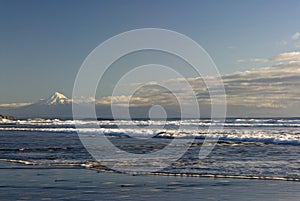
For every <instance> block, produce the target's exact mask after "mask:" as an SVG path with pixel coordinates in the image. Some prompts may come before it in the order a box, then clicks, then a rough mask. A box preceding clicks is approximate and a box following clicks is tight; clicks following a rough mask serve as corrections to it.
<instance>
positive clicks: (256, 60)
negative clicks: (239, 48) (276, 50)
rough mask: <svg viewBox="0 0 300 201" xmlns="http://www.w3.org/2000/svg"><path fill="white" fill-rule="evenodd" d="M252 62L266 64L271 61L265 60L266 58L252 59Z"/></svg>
mask: <svg viewBox="0 0 300 201" xmlns="http://www.w3.org/2000/svg"><path fill="white" fill-rule="evenodd" d="M250 61H252V62H255V63H265V62H268V61H269V59H265V58H254V59H251V60H250Z"/></svg>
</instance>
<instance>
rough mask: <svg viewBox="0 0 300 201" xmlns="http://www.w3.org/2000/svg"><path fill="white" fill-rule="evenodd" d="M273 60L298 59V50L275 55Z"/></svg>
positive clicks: (299, 59)
mask: <svg viewBox="0 0 300 201" xmlns="http://www.w3.org/2000/svg"><path fill="white" fill-rule="evenodd" d="M272 60H274V61H300V52H285V53H281V54H279V55H277V56H276V57H274V58H273V59H272Z"/></svg>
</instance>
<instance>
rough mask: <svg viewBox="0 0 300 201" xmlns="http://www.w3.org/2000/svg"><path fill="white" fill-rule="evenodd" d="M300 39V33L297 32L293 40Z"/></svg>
mask: <svg viewBox="0 0 300 201" xmlns="http://www.w3.org/2000/svg"><path fill="white" fill-rule="evenodd" d="M299 38H300V33H299V32H296V33H295V34H294V35H292V39H293V40H298V39H299Z"/></svg>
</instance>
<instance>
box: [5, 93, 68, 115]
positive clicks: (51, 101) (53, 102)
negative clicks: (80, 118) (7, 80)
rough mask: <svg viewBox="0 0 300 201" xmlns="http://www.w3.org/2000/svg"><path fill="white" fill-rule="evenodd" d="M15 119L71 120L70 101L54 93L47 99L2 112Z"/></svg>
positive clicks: (60, 94)
mask: <svg viewBox="0 0 300 201" xmlns="http://www.w3.org/2000/svg"><path fill="white" fill-rule="evenodd" d="M2 113H3V114H7V115H12V116H14V117H16V118H64V119H65V118H67V119H69V118H72V99H69V98H68V97H66V96H65V95H63V94H62V93H59V92H55V93H54V94H53V95H52V96H50V97H49V98H48V99H41V100H39V101H37V102H35V103H32V104H30V105H27V106H23V107H18V108H10V109H6V110H4V111H3V112H2Z"/></svg>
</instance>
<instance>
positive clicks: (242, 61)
mask: <svg viewBox="0 0 300 201" xmlns="http://www.w3.org/2000/svg"><path fill="white" fill-rule="evenodd" d="M236 62H238V63H244V62H246V60H245V59H238V60H237V61H236Z"/></svg>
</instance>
